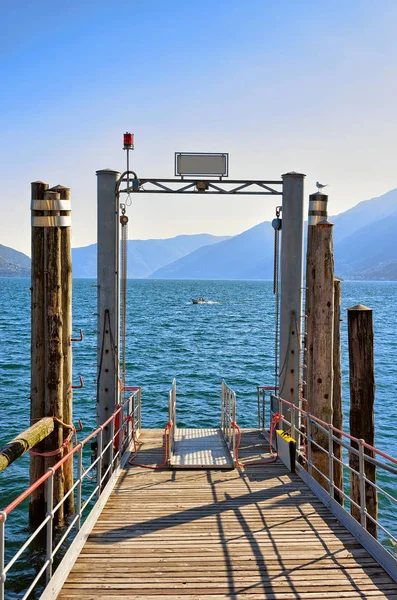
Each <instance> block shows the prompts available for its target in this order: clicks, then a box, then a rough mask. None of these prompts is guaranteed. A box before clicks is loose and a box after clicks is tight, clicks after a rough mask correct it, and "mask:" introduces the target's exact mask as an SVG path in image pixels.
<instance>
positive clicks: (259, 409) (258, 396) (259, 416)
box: [256, 385, 261, 429]
mask: <svg viewBox="0 0 397 600" xmlns="http://www.w3.org/2000/svg"><path fill="white" fill-rule="evenodd" d="M256 397H257V401H258V429H260V428H261V389H260V387H259V385H257V386H256Z"/></svg>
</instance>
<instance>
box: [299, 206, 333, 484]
mask: <svg viewBox="0 0 397 600" xmlns="http://www.w3.org/2000/svg"><path fill="white" fill-rule="evenodd" d="M317 195H318V194H316V196H317ZM311 199H312V196H311V197H310V200H311ZM332 231H333V225H332V223H329V221H326V220H323V221H320V222H319V223H317V224H316V225H315V226H312V227H311V243H310V246H308V249H307V267H306V299H307V300H306V301H307V305H306V321H307V334H308V335H307V341H306V344H307V348H306V366H307V368H306V390H307V401H308V405H307V409H308V411H309V412H311V413H312V414H313V415H314V416H316V417H318V418H320V419H322V420H323V421H326V422H327V423H332V397H333V346H334V331H333V330H334V257H333V244H332ZM312 437H313V440H314V441H315V442H316V443H317V444H319V445H320V446H321V447H323V448H324V449H326V450H328V446H329V440H328V436H327V434H325V433H324V432H322V431H321V430H319V429H318V428H317V427H316V426H315V425H313V428H312ZM312 460H313V465H314V466H315V467H316V468H317V469H318V470H319V471H321V473H324V475H325V476H327V477H328V474H329V463H328V456H327V454H326V453H325V452H323V451H321V450H320V449H319V448H317V447H316V446H315V444H313V445H312ZM313 476H314V477H315V478H316V479H317V481H318V482H319V483H320V484H321V485H322V486H323V487H325V488H327V489H328V483H327V482H326V480H325V479H324V478H323V477H322V476H321V475H320V474H319V473H317V471H316V470H315V469H314V470H313Z"/></svg>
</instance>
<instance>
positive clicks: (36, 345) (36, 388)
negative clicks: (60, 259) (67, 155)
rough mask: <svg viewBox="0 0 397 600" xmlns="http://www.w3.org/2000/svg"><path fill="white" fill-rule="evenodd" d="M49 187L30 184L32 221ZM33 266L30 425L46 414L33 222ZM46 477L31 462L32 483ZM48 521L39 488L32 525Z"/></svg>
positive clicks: (40, 235) (38, 235) (39, 245)
mask: <svg viewBox="0 0 397 600" xmlns="http://www.w3.org/2000/svg"><path fill="white" fill-rule="evenodd" d="M48 187H49V186H48V184H47V183H44V182H43V181H35V182H33V183H32V184H31V191H32V217H33V216H39V217H41V216H43V215H44V211H42V210H34V209H33V206H34V204H33V203H34V201H35V200H43V199H44V192H45V191H46V190H47V189H48ZM31 253H32V263H31V264H32V266H31V288H30V289H31V383H30V420H31V424H33V423H35V422H36V420H37V419H41V418H42V417H43V416H44V414H45V408H44V389H45V358H44V344H45V342H44V311H43V307H44V229H43V227H35V226H34V225H33V221H32V251H31ZM43 449H44V448H43ZM43 474H44V458H43V457H42V456H32V457H31V458H30V483H34V482H35V481H37V479H39V477H41V476H42V475H43ZM44 517H45V503H44V489H43V486H40V487H39V488H38V489H37V490H35V491H34V492H33V493H32V494H31V496H30V502H29V518H30V522H31V523H32V525H35V524H38V523H40V522H41V521H42V520H43V519H44Z"/></svg>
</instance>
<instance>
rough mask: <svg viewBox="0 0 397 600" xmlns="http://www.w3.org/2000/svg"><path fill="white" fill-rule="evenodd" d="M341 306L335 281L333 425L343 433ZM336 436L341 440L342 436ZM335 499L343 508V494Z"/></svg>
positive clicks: (337, 478)
mask: <svg viewBox="0 0 397 600" xmlns="http://www.w3.org/2000/svg"><path fill="white" fill-rule="evenodd" d="M340 305H341V281H340V279H335V280H334V359H333V378H334V381H333V393H332V424H333V426H334V427H336V428H337V429H339V430H341V431H343V409H342V367H341V347H340V323H341V314H340ZM335 436H336V437H338V438H339V439H341V437H342V436H341V435H340V434H336V433H335ZM334 455H335V458H337V459H338V460H340V461H342V459H343V448H342V446H341V445H340V444H338V442H334ZM338 460H334V482H335V486H336V487H337V488H339V489H340V490H343V467H342V464H341V463H340V462H338ZM334 498H335V500H337V501H338V502H339V504H341V505H342V506H343V500H344V497H343V494H342V493H341V492H338V490H336V489H335V491H334Z"/></svg>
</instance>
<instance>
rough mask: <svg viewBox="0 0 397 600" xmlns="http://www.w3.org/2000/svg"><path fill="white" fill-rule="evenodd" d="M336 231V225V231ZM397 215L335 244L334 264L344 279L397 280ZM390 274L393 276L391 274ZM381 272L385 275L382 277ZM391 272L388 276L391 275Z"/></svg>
mask: <svg viewBox="0 0 397 600" xmlns="http://www.w3.org/2000/svg"><path fill="white" fill-rule="evenodd" d="M336 228H337V225H336V227H335V229H336ZM396 231H397V214H395V215H393V214H392V215H389V216H388V217H386V218H384V219H381V220H379V221H376V222H375V223H371V224H369V225H366V226H365V227H361V228H360V229H358V230H357V231H355V232H354V233H352V234H351V235H349V236H347V237H346V238H344V239H343V240H342V241H341V242H339V243H336V244H335V264H336V265H337V269H338V273H340V274H341V275H342V276H343V277H345V278H349V277H354V278H355V279H356V278H360V279H362V278H365V273H366V272H368V274H371V278H373V276H374V274H375V272H376V271H377V270H379V276H380V277H385V278H391V279H395V276H393V273H394V272H395V265H394V262H395V261H397V244H396ZM389 271H390V272H389ZM380 272H382V274H381V273H380ZM388 272H389V275H388Z"/></svg>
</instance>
